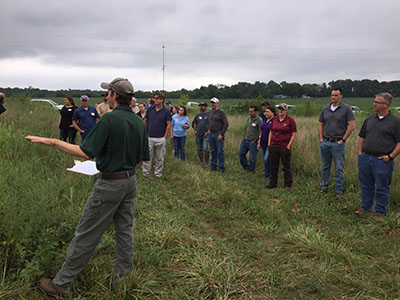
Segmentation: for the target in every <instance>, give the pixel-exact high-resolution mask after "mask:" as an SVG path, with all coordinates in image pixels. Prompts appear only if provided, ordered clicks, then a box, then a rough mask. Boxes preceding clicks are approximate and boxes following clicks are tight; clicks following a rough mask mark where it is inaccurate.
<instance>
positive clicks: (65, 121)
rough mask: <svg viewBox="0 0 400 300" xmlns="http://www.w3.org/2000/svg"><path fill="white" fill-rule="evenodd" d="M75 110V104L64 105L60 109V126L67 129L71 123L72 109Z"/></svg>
mask: <svg viewBox="0 0 400 300" xmlns="http://www.w3.org/2000/svg"><path fill="white" fill-rule="evenodd" d="M75 110H76V106H73V107H66V106H65V105H64V106H63V107H62V108H61V110H60V116H61V120H60V126H59V127H60V128H61V129H67V128H68V127H69V126H70V125H72V116H73V115H74V111H75Z"/></svg>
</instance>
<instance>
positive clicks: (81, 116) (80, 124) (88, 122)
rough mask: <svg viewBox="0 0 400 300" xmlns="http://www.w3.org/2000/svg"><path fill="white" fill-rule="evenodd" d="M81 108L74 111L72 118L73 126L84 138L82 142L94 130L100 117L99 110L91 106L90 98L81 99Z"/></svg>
mask: <svg viewBox="0 0 400 300" xmlns="http://www.w3.org/2000/svg"><path fill="white" fill-rule="evenodd" d="M81 104H82V106H81V107H78V108H77V109H76V110H75V111H74V116H73V117H72V125H73V126H74V128H75V129H76V130H78V131H79V132H80V134H81V137H82V142H83V140H84V139H85V137H87V135H88V134H89V132H90V131H91V130H92V129H93V127H94V125H96V123H97V122H98V121H99V119H100V116H99V114H98V113H97V110H96V109H95V108H94V107H93V106H90V105H89V97H88V96H86V95H83V96H82V97H81Z"/></svg>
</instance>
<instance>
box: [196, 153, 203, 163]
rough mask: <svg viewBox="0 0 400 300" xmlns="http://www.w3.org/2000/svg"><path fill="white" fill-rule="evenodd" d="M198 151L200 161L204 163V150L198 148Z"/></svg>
mask: <svg viewBox="0 0 400 300" xmlns="http://www.w3.org/2000/svg"><path fill="white" fill-rule="evenodd" d="M197 153H198V154H199V159H200V163H201V164H203V163H204V151H203V150H198V151H197Z"/></svg>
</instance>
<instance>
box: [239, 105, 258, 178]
mask: <svg viewBox="0 0 400 300" xmlns="http://www.w3.org/2000/svg"><path fill="white" fill-rule="evenodd" d="M257 111H258V108H257V106H250V107H249V118H248V119H247V122H246V123H247V126H246V131H245V133H244V137H243V140H242V142H241V143H240V148H239V161H240V164H241V165H242V167H243V169H244V170H245V171H248V172H252V173H254V170H255V168H256V161H257V154H258V149H257V145H258V139H259V137H260V136H261V129H260V128H261V124H262V122H263V121H262V119H261V118H260V117H259V116H258V114H257ZM249 151H250V161H248V160H247V157H246V155H247V152H249Z"/></svg>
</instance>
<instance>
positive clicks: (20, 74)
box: [0, 0, 400, 91]
mask: <svg viewBox="0 0 400 300" xmlns="http://www.w3.org/2000/svg"><path fill="white" fill-rule="evenodd" d="M399 12H400V1H398V0H384V1H383V0H336V1H323V0H319V1H317V0H280V1H277V0H254V1H252V0H248V1H236V0H202V1H196V0H184V1H183V0H182V1H179V0H168V1H160V0H147V1H136V0H130V1H128V0H124V1H122V0H115V1H103V0H96V1H92V0H86V1H76V0H68V1H60V0H42V1H39V0H18V1H11V0H9V1H7V0H0V66H1V68H0V70H1V71H0V87H28V86H33V87H38V88H44V89H68V88H71V89H86V88H88V89H96V90H98V89H100V86H99V85H100V82H102V81H111V80H112V79H113V78H115V77H126V78H128V79H129V80H130V81H131V82H132V83H133V85H134V87H135V89H140V90H158V89H162V88H163V71H162V66H163V48H162V47H163V45H164V46H165V49H164V50H165V89H166V90H167V91H168V90H177V89H181V88H186V89H193V88H197V87H200V86H202V85H208V84H226V85H232V84H235V83H237V82H239V81H246V82H254V81H263V82H268V81H269V80H274V81H276V82H281V81H283V80H285V81H288V82H294V81H295V82H300V83H307V82H308V83H314V82H315V83H322V82H329V81H331V80H336V79H346V78H350V79H363V78H368V79H378V80H380V81H383V80H399V79H400V76H399V75H400V39H399V32H400V18H399V16H398V14H399Z"/></svg>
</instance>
